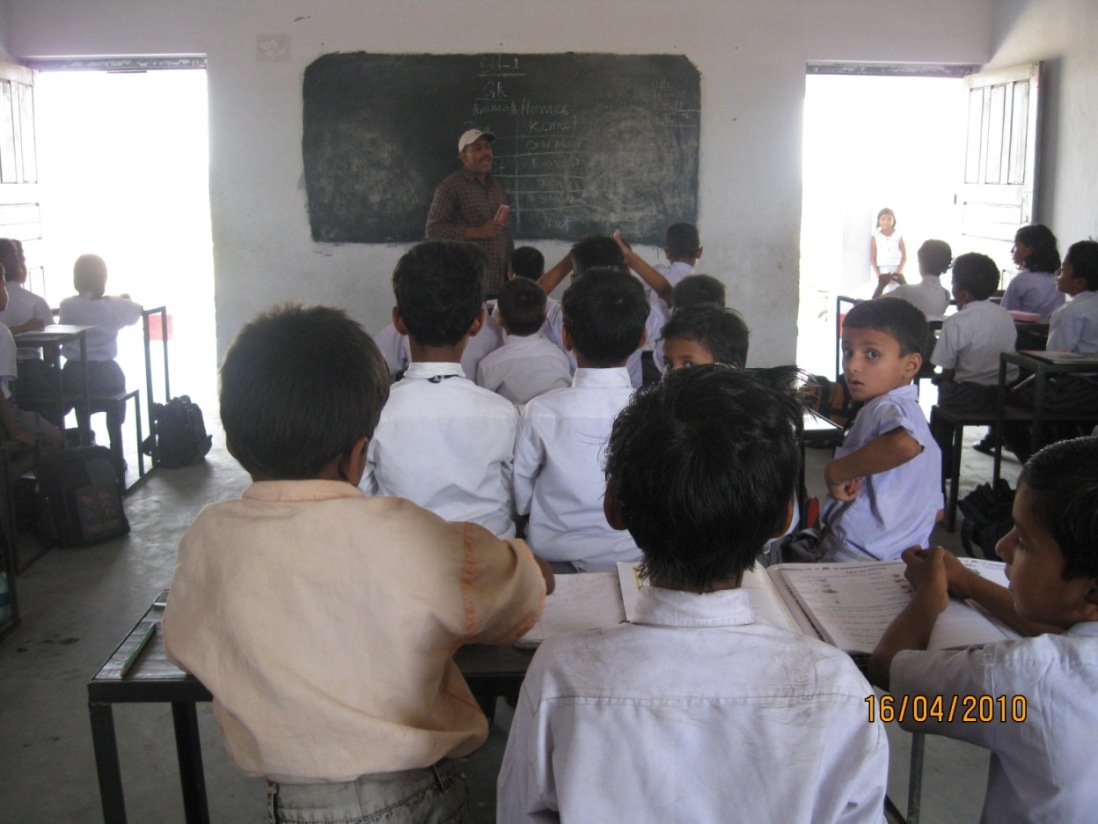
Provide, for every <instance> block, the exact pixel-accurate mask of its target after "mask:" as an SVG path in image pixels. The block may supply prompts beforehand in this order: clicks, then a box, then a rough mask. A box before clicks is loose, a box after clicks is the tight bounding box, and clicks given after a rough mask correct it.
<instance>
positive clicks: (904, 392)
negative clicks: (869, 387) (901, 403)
mask: <svg viewBox="0 0 1098 824" xmlns="http://www.w3.org/2000/svg"><path fill="white" fill-rule="evenodd" d="M888 395H891V396H892V397H894V398H910V399H911V400H913V401H918V400H919V390H918V388H916V386H915V384H914V383H907V384H904V385H903V386H897V387H896V388H895V389H893V390H892V391H890V392H886V393H885V394H884V395H881V396H880V397H882V398H883V397H887V396H888Z"/></svg>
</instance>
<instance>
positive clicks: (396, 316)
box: [393, 306, 408, 337]
mask: <svg viewBox="0 0 1098 824" xmlns="http://www.w3.org/2000/svg"><path fill="white" fill-rule="evenodd" d="M393 328H394V329H396V330H397V332H399V333H400V334H402V335H404V337H408V327H407V326H405V325H404V318H402V317H401V316H400V308H399V307H397V306H394V307H393Z"/></svg>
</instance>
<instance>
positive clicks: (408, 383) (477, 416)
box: [359, 362, 518, 538]
mask: <svg viewBox="0 0 1098 824" xmlns="http://www.w3.org/2000/svg"><path fill="white" fill-rule="evenodd" d="M517 427H518V412H517V411H515V407H514V404H512V403H511V402H510V401H508V400H507V399H506V398H501V397H500V396H499V395H497V394H495V393H494V392H489V391H488V390H487V389H483V388H481V387H479V386H477V385H476V384H475V383H473V382H472V381H470V380H467V379H466V377H465V373H464V372H463V371H462V368H461V364H459V363H416V362H413V363H411V364H409V365H408V369H407V371H406V372H405V373H404V377H403V378H402V379H401V380H399V381H397V382H396V383H395V384H393V388H392V390H391V391H390V393H389V400H388V402H387V403H386V404H385V407H384V409H382V410H381V420H380V421H379V422H378V425H377V429H376V430H375V431H374V437H373V438H371V439H370V445H369V447H368V448H367V450H366V472H365V474H364V475H363V477H362V482H361V483H360V484H359V486H361V487H362V489H363V490H364V491H365V492H366V493H367V494H368V495H396V496H398V497H401V498H407V499H408V500H410V501H414V502H415V503H417V504H419V505H420V506H422V507H424V508H425V509H429V510H431V512H434V513H435V514H436V515H438V516H439V517H442V518H445V519H446V520H447V521H472V522H473V523H477V524H480V525H481V526H483V527H484V528H485V529H487V530H488V531H489V532H491V533H492V534H493V535H498V536H499V537H501V538H513V537H514V535H515V523H514V521H513V520H512V517H511V516H512V513H513V511H514V508H513V506H512V498H511V461H512V456H513V450H514V445H515V430H516V429H517Z"/></svg>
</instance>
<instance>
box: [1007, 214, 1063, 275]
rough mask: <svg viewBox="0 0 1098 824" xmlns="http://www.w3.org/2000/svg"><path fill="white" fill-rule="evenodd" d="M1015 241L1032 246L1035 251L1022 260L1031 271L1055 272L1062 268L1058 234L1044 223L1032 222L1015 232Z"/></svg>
mask: <svg viewBox="0 0 1098 824" xmlns="http://www.w3.org/2000/svg"><path fill="white" fill-rule="evenodd" d="M1014 242H1015V243H1022V244H1024V245H1026V246H1032V247H1033V251H1031V252H1030V253H1029V254H1028V255H1026V259H1025V260H1024V261H1022V263H1023V264H1025V267H1026V268H1027V269H1029V271H1031V272H1055V271H1056V270H1057V269H1059V268H1060V250H1059V248H1057V246H1056V235H1054V234H1053V233H1052V230H1051V229H1050V228H1048V227H1047V226H1045V225H1044V224H1043V223H1031V224H1029V225H1028V226H1023V227H1022V228H1021V229H1019V230H1018V231H1017V232H1015V233H1014Z"/></svg>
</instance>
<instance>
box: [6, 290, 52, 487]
mask: <svg viewBox="0 0 1098 824" xmlns="http://www.w3.org/2000/svg"><path fill="white" fill-rule="evenodd" d="M7 304H8V290H7V288H6V283H5V281H4V279H3V269H2V268H0V310H3V309H4V307H6V306H7ZM18 371H19V370H18V366H17V362H16V348H15V339H14V338H13V337H12V334H11V330H10V329H8V327H7V326H5V325H4V324H2V323H0V430H2V431H3V436H4V437H5V438H7V439H8V440H12V441H17V442H19V443H21V444H22V445H23V446H25V447H34V446H36V445H37V446H38V447H39V449H42V450H47V451H48V450H54V449H59V448H60V447H61V443H62V441H63V439H64V436H63V435H62V434H61V430H59V429H58V428H57V427H55V426H54V425H53V424H52V423H50V422H49V421H47V420H46V419H45V418H43V417H42V416H41V415H39V414H38V413H36V412H31V411H28V410H25V409H20V408H19V407H18V405H17V404H16V397H15V394H14V392H13V391H12V385H13V384H14V383H15V382H16V377H17V375H18ZM33 466H34V452H33V451H32V450H31V449H27V450H25V451H23V452H21V453H19V452H17V453H14V454H13V456H12V465H11V468H12V472H13V477H19V475H22V474H23V473H24V472H26V471H28V470H30V469H31V468H32V467H33Z"/></svg>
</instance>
